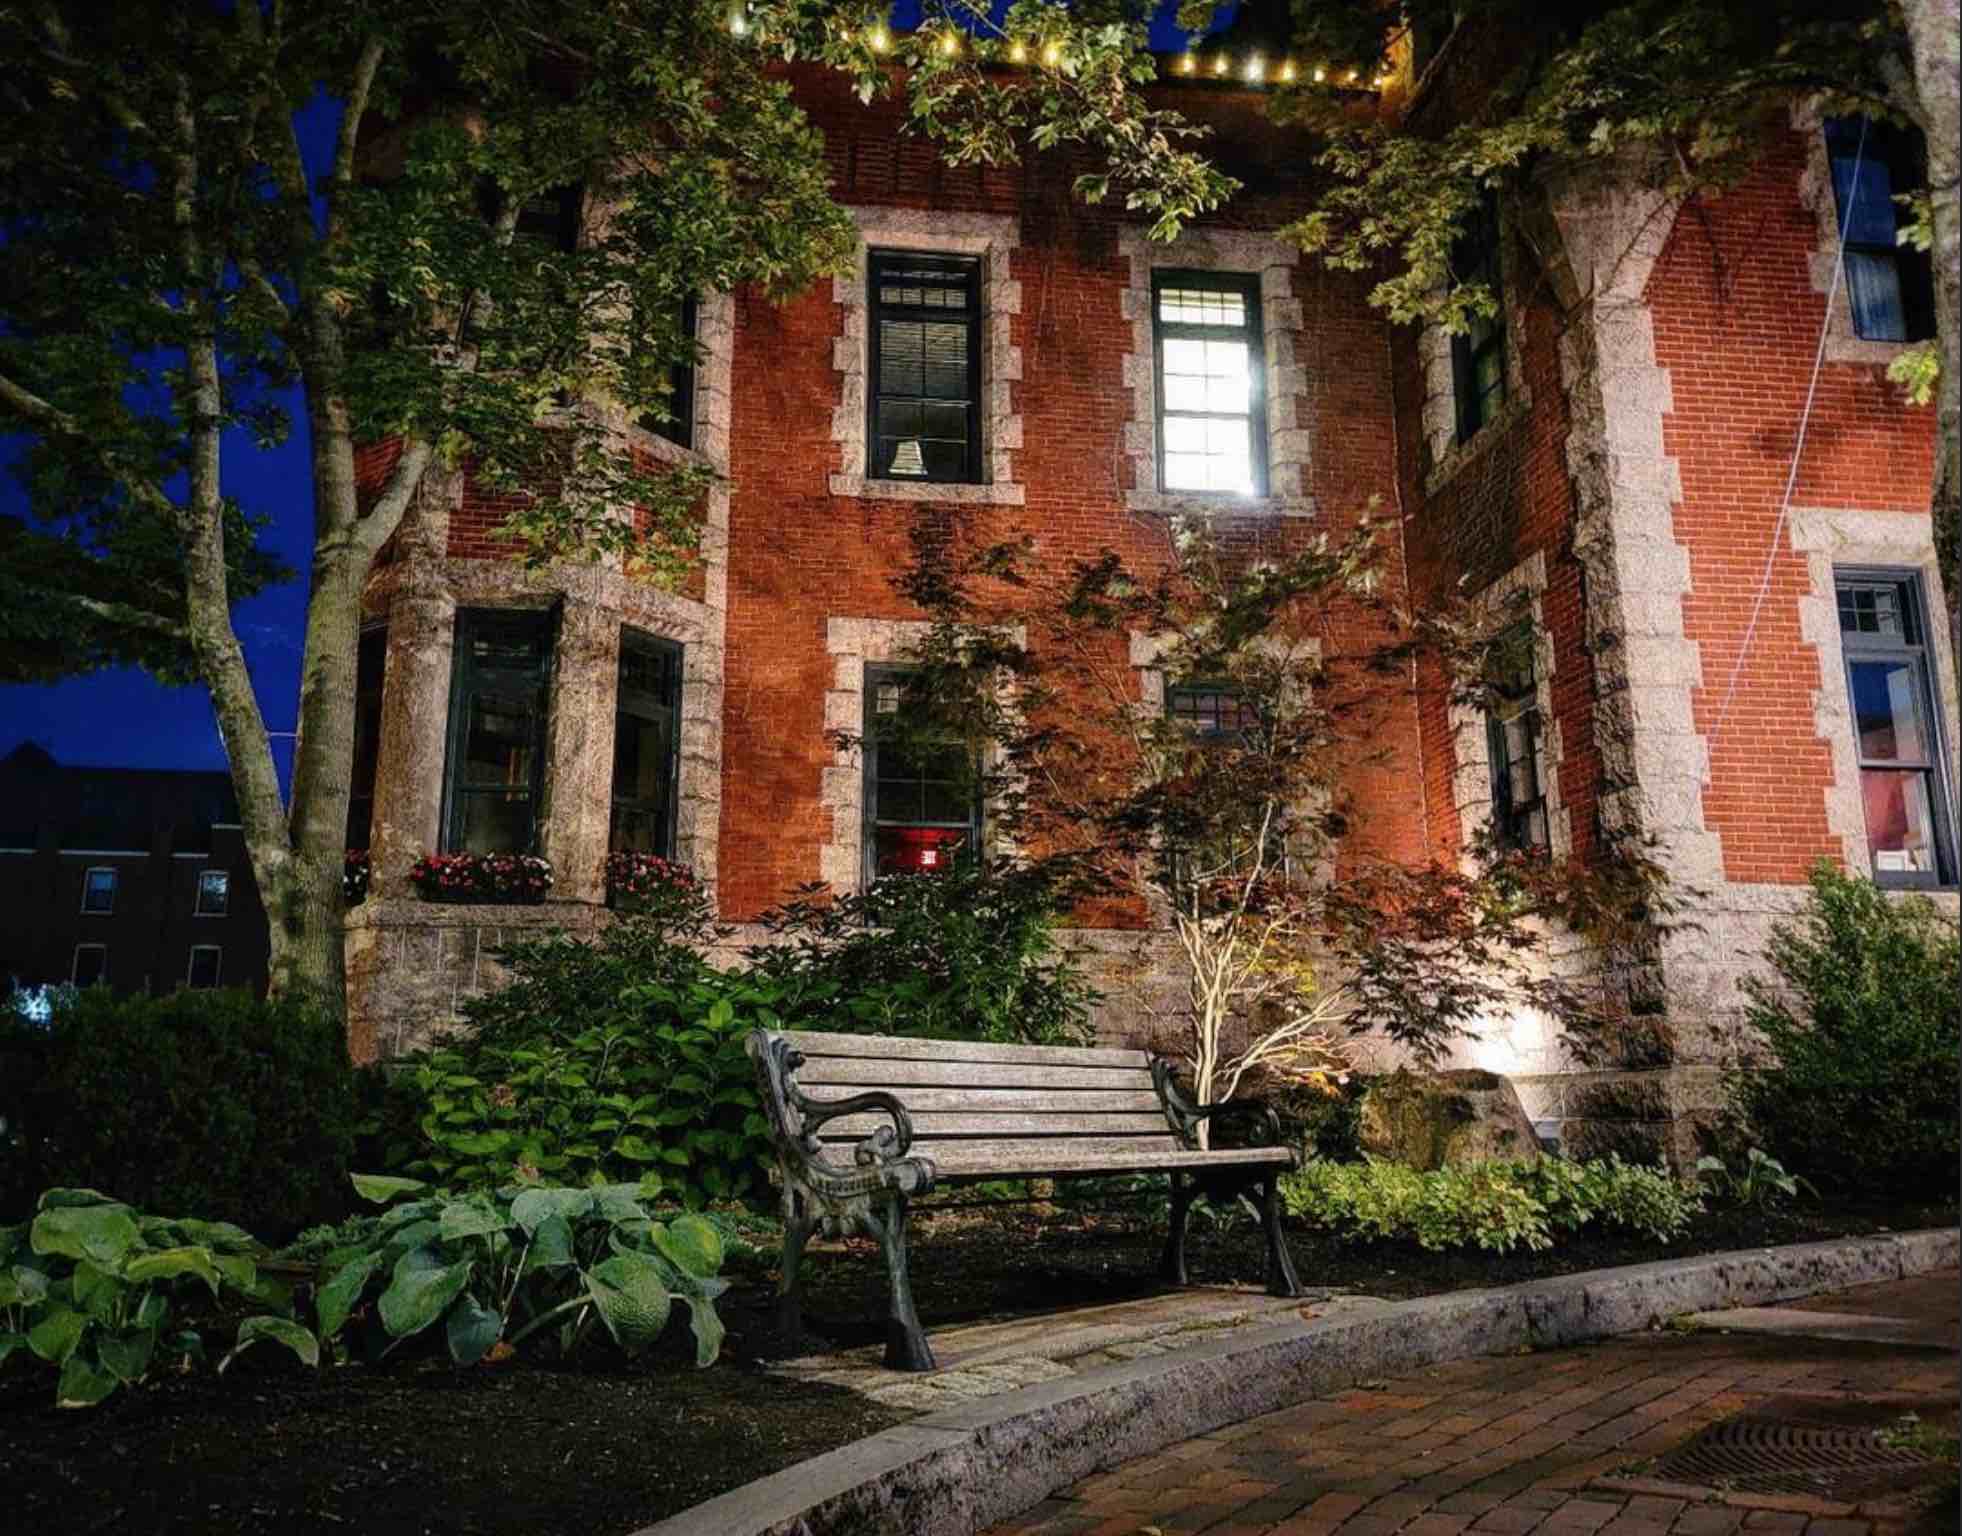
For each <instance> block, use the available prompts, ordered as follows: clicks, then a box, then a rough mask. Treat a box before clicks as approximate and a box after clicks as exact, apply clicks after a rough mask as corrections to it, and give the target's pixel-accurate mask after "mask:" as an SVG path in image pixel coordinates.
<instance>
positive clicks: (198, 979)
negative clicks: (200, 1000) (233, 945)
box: [184, 944, 222, 990]
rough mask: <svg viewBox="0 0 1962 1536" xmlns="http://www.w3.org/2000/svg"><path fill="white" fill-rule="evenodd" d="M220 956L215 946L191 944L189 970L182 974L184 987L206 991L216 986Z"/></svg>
mask: <svg viewBox="0 0 1962 1536" xmlns="http://www.w3.org/2000/svg"><path fill="white" fill-rule="evenodd" d="M221 954H222V952H221V951H220V950H219V948H218V946H217V945H216V944H193V945H192V946H191V964H190V968H189V969H188V970H186V971H185V973H184V985H185V986H187V987H195V988H200V989H206V990H208V989H209V988H212V987H215V986H217V985H218V962H219V960H220V958H221Z"/></svg>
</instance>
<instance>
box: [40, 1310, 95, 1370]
mask: <svg viewBox="0 0 1962 1536" xmlns="http://www.w3.org/2000/svg"><path fill="white" fill-rule="evenodd" d="M88 1325H89V1320H88V1319H87V1318H86V1317H84V1316H83V1315H82V1314H81V1313H79V1312H75V1311H71V1310H70V1309H68V1308H67V1307H63V1308H62V1309H61V1310H60V1311H59V1312H50V1313H49V1314H48V1315H47V1316H46V1317H44V1318H42V1319H41V1321H40V1322H38V1323H36V1324H35V1325H34V1326H33V1327H32V1328H30V1329H28V1330H27V1347H28V1348H29V1349H31V1350H33V1351H34V1353H35V1354H37V1355H39V1356H40V1357H41V1358H42V1359H43V1360H45V1361H47V1362H48V1363H49V1364H50V1365H60V1364H61V1363H62V1362H63V1361H64V1360H66V1359H67V1358H68V1357H69V1356H70V1355H72V1354H74V1353H75V1346H76V1345H77V1344H79V1343H80V1342H81V1341H82V1330H83V1329H85V1328H87V1327H88Z"/></svg>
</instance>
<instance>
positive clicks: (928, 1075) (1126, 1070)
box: [797, 1056, 1152, 1099]
mask: <svg viewBox="0 0 1962 1536" xmlns="http://www.w3.org/2000/svg"><path fill="white" fill-rule="evenodd" d="M813 1083H857V1084H860V1085H862V1086H864V1087H867V1088H891V1089H893V1090H894V1091H895V1092H897V1093H898V1094H899V1096H900V1097H901V1098H902V1099H903V1098H905V1097H906V1090H907V1089H908V1088H911V1087H915V1086H917V1087H923V1088H924V1087H941V1088H1089V1089H1101V1090H1103V1091H1105V1092H1120V1093H1124V1092H1129V1093H1138V1092H1144V1093H1151V1092H1152V1087H1151V1074H1150V1073H1149V1072H1148V1071H1146V1070H1145V1069H1143V1068H1142V1067H1123V1068H1119V1067H1022V1066H1016V1065H1013V1064H1012V1063H1009V1062H1001V1061H877V1060H873V1059H871V1058H869V1057H863V1058H862V1057H856V1056H824V1057H819V1058H817V1059H815V1060H812V1061H807V1062H805V1063H804V1065H803V1066H801V1067H799V1068H798V1069H797V1086H798V1087H799V1088H803V1089H805V1090H807V1091H808V1089H809V1088H810V1086H811V1085H812V1084H813Z"/></svg>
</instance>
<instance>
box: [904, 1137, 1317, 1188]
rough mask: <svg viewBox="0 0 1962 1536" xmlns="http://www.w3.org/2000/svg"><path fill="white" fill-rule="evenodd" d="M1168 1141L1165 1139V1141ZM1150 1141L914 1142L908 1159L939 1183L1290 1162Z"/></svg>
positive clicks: (1274, 1152) (1281, 1152)
mask: <svg viewBox="0 0 1962 1536" xmlns="http://www.w3.org/2000/svg"><path fill="white" fill-rule="evenodd" d="M1166 1139H1167V1141H1168V1142H1170V1140H1171V1139H1170V1138H1169V1137H1167V1138H1166ZM1149 1148H1150V1143H1148V1142H1141V1141H1135V1140H1134V1141H1126V1142H1119V1143H1117V1144H1116V1147H1115V1148H1114V1149H1113V1148H1112V1146H1111V1144H1110V1143H1108V1142H1105V1143H1102V1144H1101V1146H1100V1144H1099V1143H1096V1142H1093V1141H1088V1140H1085V1141H1081V1142H1078V1141H1072V1140H1070V1139H1068V1138H1067V1137H1062V1138H1054V1139H1050V1140H1036V1141H967V1142H961V1141H936V1142H929V1143H927V1144H925V1145H924V1146H922V1145H918V1144H916V1145H915V1146H914V1148H913V1151H912V1153H911V1154H910V1155H912V1156H914V1157H925V1158H928V1159H930V1160H931V1161H932V1163H933V1165H934V1167H935V1168H936V1169H937V1170H938V1171H939V1173H940V1175H941V1177H942V1178H943V1179H967V1180H974V1179H1003V1178H1026V1177H1035V1176H1040V1175H1044V1174H1066V1175H1071V1174H1073V1175H1079V1176H1080V1175H1089V1174H1099V1175H1101V1174H1122V1173H1157V1172H1160V1171H1169V1170H1171V1169H1173V1168H1199V1169H1203V1168H1206V1167H1208V1166H1212V1167H1218V1168H1245V1167H1249V1166H1255V1165H1262V1164H1273V1165H1275V1166H1277V1167H1286V1166H1289V1165H1291V1164H1292V1163H1293V1161H1294V1158H1293V1154H1291V1153H1290V1152H1289V1151H1288V1149H1287V1148H1286V1147H1249V1148H1246V1149H1245V1150H1237V1149H1236V1150H1234V1151H1231V1152H1193V1151H1188V1150H1187V1149H1185V1148H1183V1147H1180V1146H1179V1145H1178V1144H1177V1143H1176V1142H1173V1143H1171V1144H1170V1145H1169V1146H1166V1147H1163V1148H1160V1149H1158V1150H1149Z"/></svg>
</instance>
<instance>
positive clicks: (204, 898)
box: [197, 869, 232, 917]
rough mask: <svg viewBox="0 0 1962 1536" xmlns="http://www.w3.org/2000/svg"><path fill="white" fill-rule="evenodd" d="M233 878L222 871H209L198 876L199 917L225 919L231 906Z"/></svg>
mask: <svg viewBox="0 0 1962 1536" xmlns="http://www.w3.org/2000/svg"><path fill="white" fill-rule="evenodd" d="M231 899H232V877H231V875H230V874H229V873H228V872H227V871H225V870H222V869H207V870H204V871H202V872H201V873H200V874H199V875H198V901H197V915H198V916H199V917H223V916H224V915H225V913H226V910H227V909H228V908H229V907H230V905H231Z"/></svg>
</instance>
